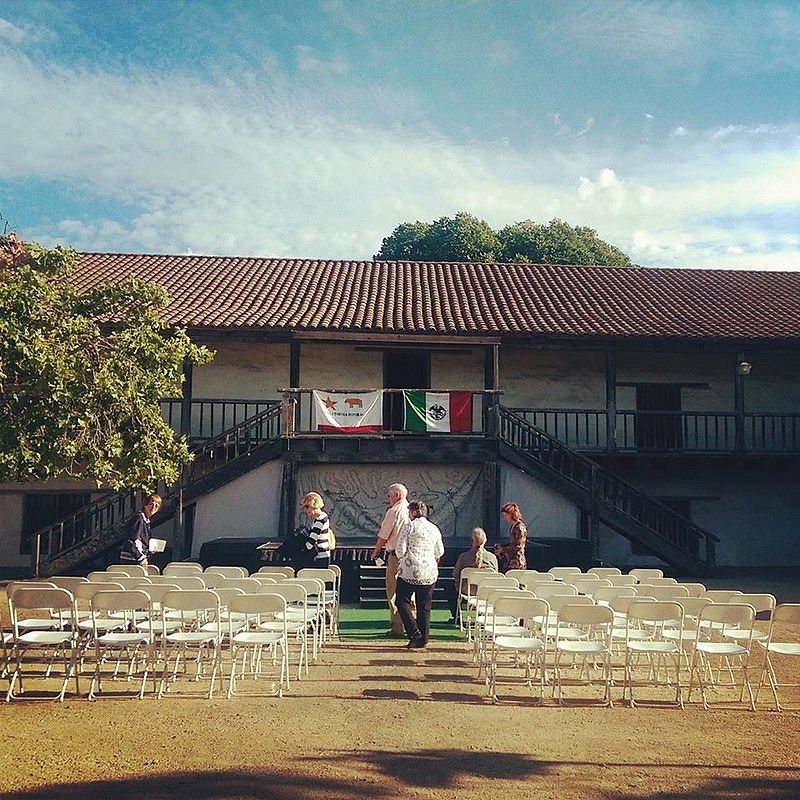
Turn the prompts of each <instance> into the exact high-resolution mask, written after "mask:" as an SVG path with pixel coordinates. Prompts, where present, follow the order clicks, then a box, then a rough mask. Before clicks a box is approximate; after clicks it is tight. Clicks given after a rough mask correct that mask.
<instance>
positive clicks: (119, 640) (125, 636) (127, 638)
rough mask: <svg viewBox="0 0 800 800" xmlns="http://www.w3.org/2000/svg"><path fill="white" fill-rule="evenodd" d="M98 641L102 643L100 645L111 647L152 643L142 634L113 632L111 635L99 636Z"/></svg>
mask: <svg viewBox="0 0 800 800" xmlns="http://www.w3.org/2000/svg"><path fill="white" fill-rule="evenodd" d="M97 641H98V642H100V644H104V645H108V646H110V647H114V646H120V647H122V646H125V645H129V644H147V643H148V642H149V641H150V637H149V636H147V635H146V634H144V633H141V632H139V633H127V632H121V631H120V632H118V631H113V632H111V633H105V634H103V635H102V636H98V637H97Z"/></svg>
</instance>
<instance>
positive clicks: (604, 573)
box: [586, 567, 622, 578]
mask: <svg viewBox="0 0 800 800" xmlns="http://www.w3.org/2000/svg"><path fill="white" fill-rule="evenodd" d="M586 574H587V575H598V576H599V577H601V578H608V577H609V576H611V575H622V570H621V569H620V568H619V567H589V569H587V570H586Z"/></svg>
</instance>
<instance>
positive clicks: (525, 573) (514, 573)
mask: <svg viewBox="0 0 800 800" xmlns="http://www.w3.org/2000/svg"><path fill="white" fill-rule="evenodd" d="M505 575H506V577H507V578H514V580H515V581H519V585H520V586H522V582H523V581H524V580H525V579H526V578H527V579H533V578H538V577H540V576H541V575H548V577H552V576H551V575H549V574H548V573H546V572H539V570H538V569H507V570H506V572H505Z"/></svg>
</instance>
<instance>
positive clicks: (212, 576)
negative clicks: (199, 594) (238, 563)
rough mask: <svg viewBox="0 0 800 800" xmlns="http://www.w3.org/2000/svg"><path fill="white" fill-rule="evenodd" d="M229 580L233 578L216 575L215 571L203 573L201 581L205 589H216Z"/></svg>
mask: <svg viewBox="0 0 800 800" xmlns="http://www.w3.org/2000/svg"><path fill="white" fill-rule="evenodd" d="M230 580H233V578H229V577H228V576H227V575H218V574H217V573H215V572H204V573H203V583H205V585H206V589H217V588H219V587H220V586H226V585H227V584H228V581H230Z"/></svg>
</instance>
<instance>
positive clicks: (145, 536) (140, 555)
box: [119, 494, 162, 567]
mask: <svg viewBox="0 0 800 800" xmlns="http://www.w3.org/2000/svg"><path fill="white" fill-rule="evenodd" d="M161 503H162V500H161V497H160V496H159V495H157V494H149V495H147V497H145V499H144V505H142V510H141V511H140V512H139V513H138V514H137V515H136V516H135V517H134V518H133V519H132V520H131V521H130V522H129V523H128V526H127V528H126V529H125V541H124V542H123V543H122V550H121V551H120V554H119V559H120V561H127V562H133V563H134V564H139V566H142V567H146V566H147V556H148V554H149V553H150V519H151V517H153V515H154V514H157V513H158V510H159V509H160V508H161Z"/></svg>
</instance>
